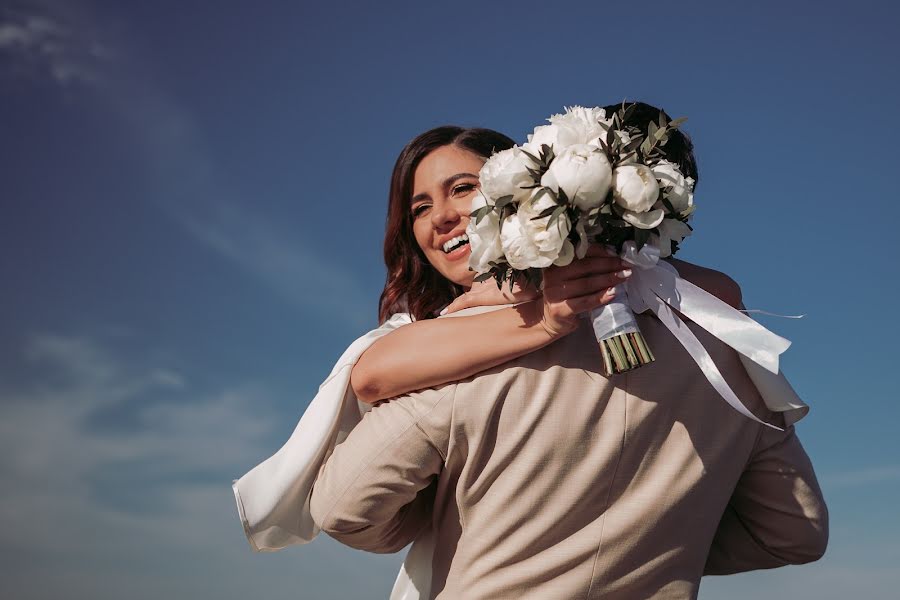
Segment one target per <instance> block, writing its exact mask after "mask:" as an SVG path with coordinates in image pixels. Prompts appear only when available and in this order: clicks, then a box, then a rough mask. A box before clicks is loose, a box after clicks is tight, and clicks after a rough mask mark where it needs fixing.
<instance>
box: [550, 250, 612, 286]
mask: <svg viewBox="0 0 900 600" xmlns="http://www.w3.org/2000/svg"><path fill="white" fill-rule="evenodd" d="M626 266H627V265H626V263H625V262H624V261H622V259H620V258H618V257H609V256H598V257H585V258H582V259H581V260H575V261H572V262H571V263H570V264H568V265H566V266H565V267H549V268H547V269H545V270H544V282H545V284H544V285H545V286H546V285H547V283H550V284H551V285H552V284H553V283H556V282H559V281H564V280H567V279H578V278H579V277H585V276H588V275H593V274H600V273H610V272H614V271H621V270H622V269H624V268H626Z"/></svg>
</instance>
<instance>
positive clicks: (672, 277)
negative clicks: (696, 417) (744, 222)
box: [592, 242, 791, 429]
mask: <svg viewBox="0 0 900 600" xmlns="http://www.w3.org/2000/svg"><path fill="white" fill-rule="evenodd" d="M622 250H623V252H622V259H623V260H624V261H625V262H627V263H629V264H630V265H633V274H632V276H631V277H630V278H629V280H628V282H627V283H625V284H623V286H624V288H625V294H623V295H622V296H621V297H620V296H619V294H618V288H617V294H616V298H617V303H616V304H617V306H614V307H613V309H612V310H611V311H609V312H608V313H605V311H603V310H601V311H598V312H599V314H598V315H597V317H598V318H597V319H595V320H594V333H595V335H596V336H597V340H598V341H600V340H601V339H614V338H613V337H612V336H621V335H623V334H624V335H627V334H629V333H634V331H632V330H631V329H630V328H632V327H633V329H634V330H637V324H636V323H635V319H634V314H640V313H643V312H645V311H647V310H650V311H652V312H653V313H654V314H655V315H656V316H657V317H658V318H659V320H660V321H661V322H662V323H663V325H665V326H666V328H667V329H668V330H669V331H670V332H672V335H674V336H675V338H676V339H677V340H678V341H679V342H681V345H682V346H684V348H685V350H687V352H688V354H690V355H691V358H693V359H694V362H696V363H697V366H699V367H700V370H701V371H702V372H703V374H704V375H705V376H706V378H707V380H709V382H710V384H711V385H712V386H713V387H714V388H715V390H716V391H717V392H719V395H721V396H722V398H723V399H724V400H725V401H726V402H727V403H728V404H729V405H731V407H732V408H734V409H735V410H736V411H738V412H739V413H741V414H742V415H744V416H746V417H748V418H750V419H752V420H754V421H756V422H758V423H762V424H764V425H767V426H768V427H772V428H774V429H780V428H778V427H775V426H774V425H771V424H769V423H766V422H765V421H762V420H760V419H758V418H757V417H756V416H755V415H754V414H753V413H751V412H750V411H749V410H748V409H747V407H746V406H744V404H743V403H742V402H741V401H740V399H739V398H738V397H737V395H736V394H735V393H734V391H733V390H732V389H731V386H729V385H728V382H726V381H725V378H724V377H723V376H722V373H721V372H720V371H719V369H718V367H716V365H715V363H714V362H713V360H712V357H711V356H710V355H709V353H708V352H707V351H706V349H705V348H704V347H703V344H701V343H700V340H698V339H697V337H696V336H695V335H694V334H693V332H691V330H690V329H689V328H688V327H687V326H686V325H685V323H684V321H682V320H681V318H680V317H679V316H678V313H681V314H682V315H684V316H685V317H687V318H688V319H690V320H691V321H693V322H694V323H696V324H697V325H699V326H700V327H703V328H704V329H705V330H707V331H708V332H709V333H711V334H712V335H714V336H715V337H717V338H719V340H721V341H722V342H724V343H725V344H728V345H729V346H731V347H732V348H734V349H735V350H736V351H737V352H738V353H739V354H740V355H741V358H742V359H744V358H746V359H747V360H748V361H749V362H751V363H754V365H758V366H759V367H762V369H761V370H760V369H755V366H754V369H755V370H757V371H760V375H761V376H762V374H765V376H767V377H771V376H772V375H774V376H778V375H779V374H780V373H779V368H778V360H779V356H780V355H781V353H782V352H784V351H785V350H787V349H788V347H789V346H790V345H791V342H790V341H789V340H786V339H785V338H783V337H781V336H778V335H776V334H774V333H772V332H771V331H769V330H768V329H766V328H765V327H763V326H762V325H760V324H759V323H757V322H756V321H754V320H753V319H751V318H750V317H748V316H747V315H745V314H744V313H742V312H740V311H739V310H736V309H735V308H733V307H731V306H729V305H728V304H726V303H725V302H722V301H721V300H719V299H718V298H716V297H715V296H713V295H712V294H710V293H708V292H707V291H705V290H703V289H702V288H699V287H697V286H696V285H694V284H692V283H690V282H689V281H686V280H684V279H682V278H680V277H679V276H678V272H677V271H676V270H675V268H674V267H673V266H671V265H670V264H668V263H664V262H659V250H658V249H657V248H655V247H653V246H650V245H645V246H644V247H643V248H641V250H640V251H638V250H637V247H636V246H635V244H634V242H625V244H624V246H623V249H622ZM626 304H627V308H626V307H625V306H624V305H626ZM622 308H625V310H624V311H623V310H622ZM628 309H630V311H631V313H632V314H630V315H628V314H626V312H627V310H628ZM673 309H674V310H673ZM675 311H678V313H676V312H675ZM593 316H594V315H593V314H592V317H593ZM629 316H630V321H631V324H630V325H629V323H628V320H629V319H628V317H629ZM598 322H599V325H598ZM598 328H599V331H598ZM601 343H602V342H601Z"/></svg>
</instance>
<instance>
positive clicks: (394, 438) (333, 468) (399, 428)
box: [310, 386, 455, 553]
mask: <svg viewBox="0 0 900 600" xmlns="http://www.w3.org/2000/svg"><path fill="white" fill-rule="evenodd" d="M453 390H455V387H454V386H449V387H447V388H442V389H441V390H426V391H425V392H422V393H418V394H414V395H410V396H405V397H401V398H397V399H395V400H391V401H389V402H385V403H382V404H380V405H378V406H376V407H374V408H373V409H372V410H370V411H369V412H368V413H366V415H365V417H364V418H363V420H362V421H361V422H360V423H359V425H357V426H356V427H355V428H354V429H353V431H351V432H350V435H349V436H348V437H347V439H346V440H344V442H343V443H341V444H339V445H338V446H337V447H336V448H335V449H334V453H333V454H332V455H331V457H329V459H328V460H327V461H326V462H325V464H324V465H323V467H322V469H321V470H320V472H319V476H318V478H317V479H316V483H315V485H314V487H313V490H312V493H311V494H310V512H311V513H312V516H313V519H314V520H315V522H316V524H318V525H319V527H321V528H322V530H323V531H325V532H326V533H327V534H328V535H330V536H331V537H333V538H335V539H336V540H338V541H339V542H341V543H343V544H346V545H348V546H352V547H354V548H358V549H360V550H366V551H369V552H378V553H389V552H397V551H399V550H401V549H402V548H403V547H404V546H406V545H407V544H409V543H410V542H412V541H413V540H414V539H415V538H416V537H417V535H418V534H419V532H420V531H422V529H423V528H424V527H425V526H426V525H427V524H428V523H429V522H430V519H431V513H432V510H431V509H432V502H433V491H434V486H430V485H429V484H431V483H432V482H433V481H434V480H435V479H436V477H437V475H438V474H439V473H440V472H441V468H442V465H443V463H444V456H443V452H444V451H445V449H443V448H441V447H439V444H436V443H435V442H434V441H433V438H434V437H440V436H433V435H430V434H429V431H428V430H429V428H430V424H428V423H426V422H427V421H428V419H429V416H430V415H432V413H434V412H436V411H435V409H437V408H438V407H441V406H442V405H444V403H450V402H452V396H453ZM445 425H446V426H447V427H449V423H446V424H445ZM420 492H421V493H420Z"/></svg>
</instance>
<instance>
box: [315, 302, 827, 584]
mask: <svg viewBox="0 0 900 600" xmlns="http://www.w3.org/2000/svg"><path fill="white" fill-rule="evenodd" d="M638 322H639V325H640V327H641V330H642V331H643V333H644V335H645V337H646V339H647V341H648V342H649V344H650V347H651V348H652V349H653V351H654V353H655V354H656V357H657V360H656V362H655V363H653V364H652V365H649V366H645V367H643V368H640V369H638V370H636V371H633V372H630V373H626V374H622V375H617V376H614V377H612V378H610V379H607V378H605V377H603V376H602V375H601V374H600V372H599V365H600V357H599V354H598V349H597V345H596V342H595V340H594V339H593V335H592V333H591V330H590V327H589V323H588V322H587V321H586V322H585V326H584V327H582V328H581V329H580V330H578V331H577V332H575V333H573V334H572V335H570V336H568V337H565V338H563V339H561V340H559V341H557V342H555V343H553V344H552V345H550V346H547V347H546V348H544V349H542V350H539V351H536V352H533V353H531V354H529V355H527V356H524V357H522V358H519V359H517V360H514V361H511V362H509V363H506V364H504V365H501V366H500V367H497V368H495V369H492V370H490V371H486V372H484V373H481V374H479V375H478V376H476V377H473V378H471V379H468V380H465V381H462V382H458V383H455V384H451V385H446V386H443V387H440V388H437V389H430V390H425V391H422V392H418V393H414V394H411V395H408V396H405V397H402V398H398V399H395V400H392V401H390V402H388V403H385V404H382V405H380V406H377V407H375V408H374V409H373V410H372V411H370V412H369V413H368V414H367V415H366V416H365V418H364V419H363V420H362V422H361V423H360V424H359V425H358V426H357V427H356V429H354V430H353V431H352V432H351V434H350V436H349V437H348V438H347V439H346V440H345V441H344V442H343V443H342V444H340V445H339V446H338V447H337V448H336V449H335V451H334V453H333V455H332V456H331V457H330V458H329V460H328V461H327V462H326V464H325V465H324V466H323V468H322V471H321V472H320V474H319V478H318V480H317V482H316V485H315V487H314V489H313V493H312V496H311V510H312V514H313V517H314V518H315V520H316V522H317V523H318V524H319V525H320V526H321V527H322V529H323V530H324V531H326V532H327V533H329V534H330V535H331V536H332V537H334V538H336V539H338V540H339V541H341V542H343V543H346V544H348V545H350V546H354V547H356V548H360V549H363V550H369V551H372V552H396V551H398V550H400V549H401V548H403V547H404V546H405V545H407V544H408V543H409V542H411V541H412V540H413V539H414V538H415V537H416V536H417V534H418V533H419V532H420V531H421V530H422V529H423V527H424V526H425V525H426V524H429V523H430V524H431V525H432V526H433V527H434V530H435V532H436V533H435V535H436V548H437V550H436V553H435V556H434V561H433V576H432V590H431V597H432V598H442V599H444V598H454V599H456V598H459V599H465V600H475V599H480V598H486V599H487V598H490V599H496V598H517V599H522V598H534V599H540V600H548V599H555V598H560V599H569V598H587V599H593V598H604V599H613V598H615V599H629V600H631V599H641V598H694V597H696V595H697V590H698V586H699V583H700V578H701V576H702V575H704V574H725V573H733V572H739V571H747V570H751V569H761V568H771V567H778V566H781V565H786V564H792V563H804V562H809V561H812V560H815V559H817V558H819V557H820V556H821V555H822V554H823V552H824V550H825V546H826V543H827V537H828V517H827V510H826V507H825V503H824V500H823V498H822V493H821V491H820V489H819V485H818V483H817V481H816V477H815V474H814V472H813V468H812V465H811V464H810V461H809V458H808V457H807V455H806V453H805V452H804V450H803V447H802V446H801V445H800V441H799V440H798V439H797V436H796V434H795V432H794V430H793V427H791V428H789V429H788V430H786V431H785V432H779V431H775V430H772V429H769V428H766V427H763V426H761V425H758V424H756V423H754V422H752V421H751V420H750V419H747V418H746V417H743V416H741V415H739V414H738V413H737V412H735V411H734V410H733V409H732V408H731V407H729V406H728V405H727V404H726V403H725V402H724V400H722V398H721V397H719V396H718V394H717V393H716V392H715V391H714V390H713V388H712V387H711V386H710V384H709V383H708V382H707V381H706V380H705V379H704V378H703V376H702V375H701V374H700V371H699V369H698V368H697V366H696V365H695V364H694V363H693V362H692V360H691V358H690V357H689V356H688V354H687V352H686V351H685V350H684V349H683V348H682V347H681V346H680V345H679V344H678V342H677V341H676V340H675V339H674V337H673V336H672V335H671V333H669V332H668V331H667V330H665V328H664V327H663V326H662V324H660V323H659V321H657V320H656V319H655V318H654V317H651V316H644V315H640V316H638ZM689 326H690V327H691V329H692V330H693V331H694V333H695V334H696V335H697V337H698V338H699V339H700V341H701V342H702V343H703V344H704V346H705V347H706V348H707V349H708V350H709V352H710V354H711V355H712V357H713V359H714V360H715V362H716V364H717V365H718V366H719V369H720V370H721V372H722V373H723V375H724V376H725V377H726V379H727V381H728V382H729V383H730V384H731V386H732V388H733V389H734V390H735V392H736V393H737V395H738V397H740V398H741V399H742V400H743V401H744V402H745V404H747V406H748V407H749V408H750V409H751V410H752V411H753V412H754V413H755V414H757V415H759V416H761V417H763V418H765V419H767V420H769V421H770V422H771V421H774V420H775V419H777V418H778V417H776V416H775V415H774V414H772V413H769V412H768V411H767V410H766V409H765V405H764V404H763V402H762V399H761V398H760V397H759V395H758V393H757V391H756V389H755V388H754V387H753V385H752V383H751V382H750V380H749V379H748V377H747V375H746V372H745V370H744V368H743V367H742V365H741V363H740V361H739V359H738V356H737V354H736V353H735V352H734V351H733V350H732V349H731V348H729V347H727V346H725V345H724V344H722V343H721V342H719V341H718V340H717V339H715V338H713V337H712V336H711V335H709V334H708V333H706V332H705V331H704V330H703V329H701V328H700V327H697V326H696V325H694V324H692V323H691V324H690V325H689ZM447 343H448V344H451V343H457V344H458V343H465V341H464V340H447Z"/></svg>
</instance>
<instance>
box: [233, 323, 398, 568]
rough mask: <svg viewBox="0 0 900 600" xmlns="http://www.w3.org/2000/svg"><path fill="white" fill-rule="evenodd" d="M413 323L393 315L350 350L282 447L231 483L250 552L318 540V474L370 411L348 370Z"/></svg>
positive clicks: (360, 339) (332, 372) (357, 341)
mask: <svg viewBox="0 0 900 600" xmlns="http://www.w3.org/2000/svg"><path fill="white" fill-rule="evenodd" d="M411 322H412V319H411V318H410V316H409V315H408V314H405V313H403V314H395V315H393V316H392V317H391V318H390V319H388V320H387V321H385V322H384V324H383V325H382V326H381V327H379V328H378V329H373V330H372V331H370V332H369V333H367V334H365V335H364V336H362V337H360V338H358V339H357V340H356V341H354V342H353V343H352V344H350V347H349V348H347V350H346V351H345V352H344V354H343V355H342V356H341V358H340V359H338V361H337V364H336V365H335V366H334V369H332V371H331V374H330V375H329V376H328V378H327V379H326V380H325V381H324V382H323V383H322V385H321V386H319V392H318V394H316V397H315V398H313V400H312V402H310V403H309V407H308V408H307V409H306V411H305V412H304V413H303V416H302V417H301V418H300V422H299V423H297V427H296V428H295V429H294V432H293V433H292V434H291V437H290V438H289V439H288V441H287V442H286V443H285V444H284V446H282V447H281V449H279V450H278V452H276V453H275V454H273V455H272V456H271V457H269V458H267V459H266V460H265V461H263V462H262V463H260V464H259V465H257V466H256V467H254V468H253V469H252V470H251V471H250V472H249V473H247V474H246V475H244V476H243V477H241V478H240V479H236V480H235V481H234V483H233V484H232V489H233V490H234V497H235V500H236V501H237V507H238V513H239V514H240V518H241V523H242V524H243V526H244V533H245V534H246V536H247V540H248V541H249V542H250V547H251V548H253V550H254V551H256V552H273V551H275V550H281V549H282V548H286V547H287V546H292V545H294V544H306V543H308V542H311V541H312V540H313V539H314V538H315V537H316V535H318V533H319V528H318V527H317V526H316V524H315V522H314V521H313V519H312V516H311V515H310V513H309V492H310V490H312V486H313V483H314V482H315V480H316V476H317V475H318V473H319V468H320V467H321V466H322V464H323V463H324V462H325V461H326V460H327V459H328V457H329V456H331V452H332V451H333V450H334V447H335V446H336V445H337V444H339V443H341V442H342V441H343V440H344V439H345V438H346V437H347V435H348V434H349V433H350V430H351V429H353V428H354V427H355V426H356V424H357V423H359V421H360V419H361V418H362V415H363V414H365V412H366V411H367V410H368V409H369V408H371V407H370V406H369V405H368V404H365V403H362V402H359V400H357V398H356V395H355V394H354V393H353V388H351V387H350V370H351V369H352V368H353V365H355V364H356V361H357V360H359V357H360V356H361V355H362V353H363V352H364V351H365V350H366V348H368V347H369V346H370V345H371V344H372V343H373V342H374V341H375V340H377V339H378V338H380V337H382V336H383V335H385V334H387V333H389V332H390V331H393V330H394V329H397V328H398V327H401V326H403V325H406V324H408V323H411Z"/></svg>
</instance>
